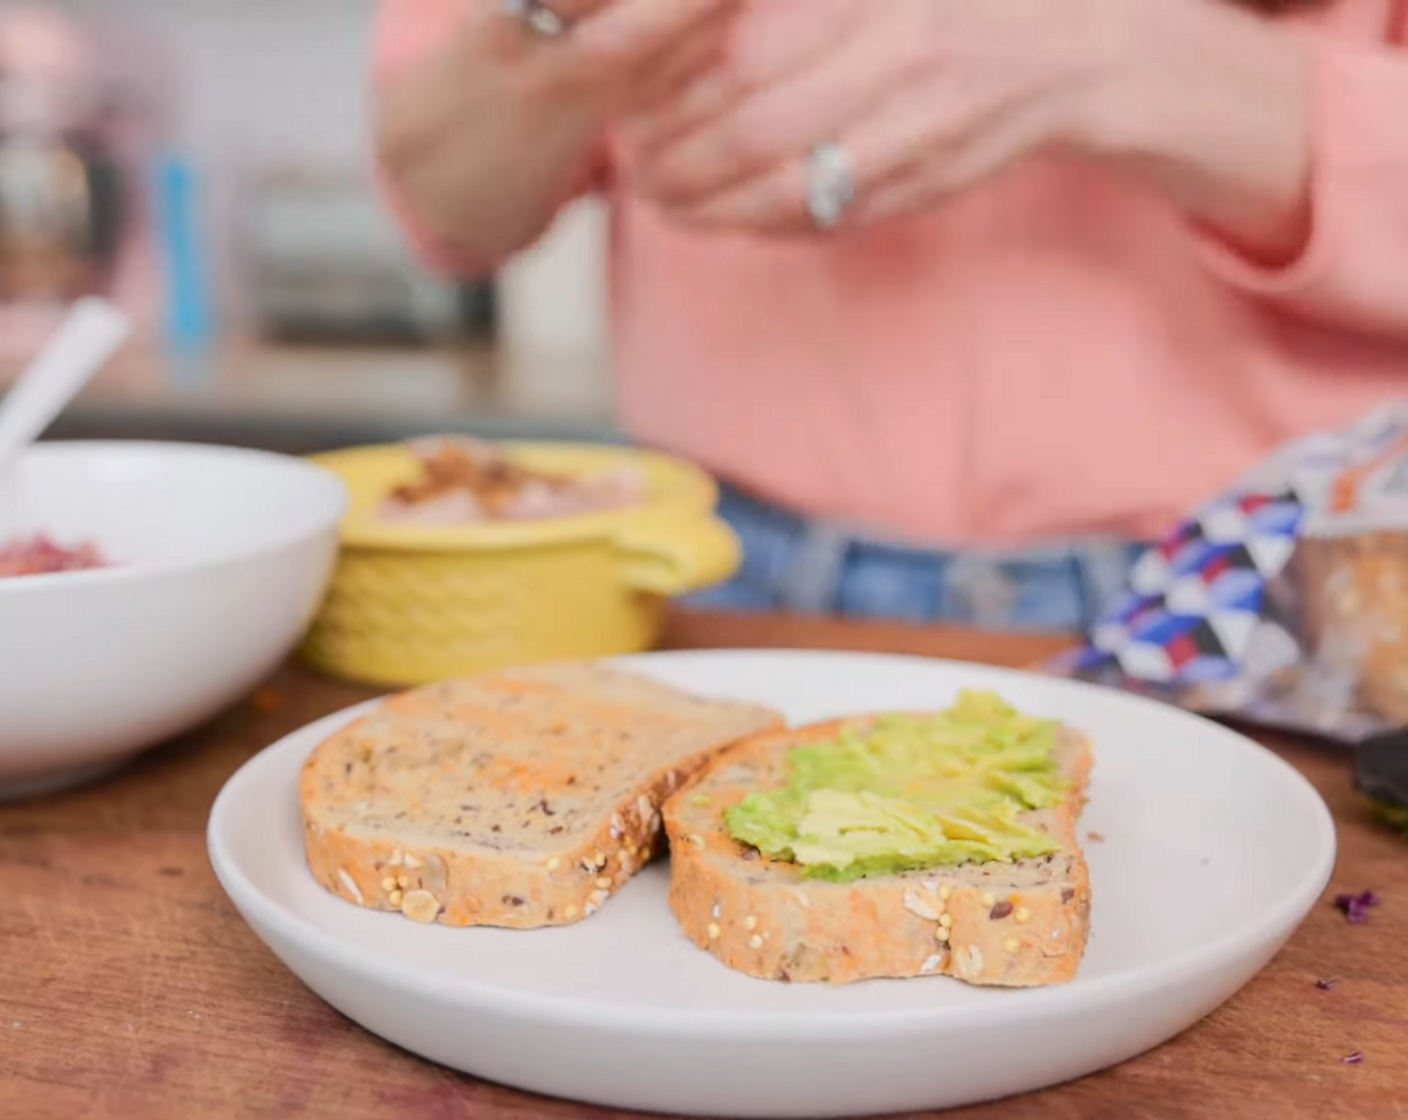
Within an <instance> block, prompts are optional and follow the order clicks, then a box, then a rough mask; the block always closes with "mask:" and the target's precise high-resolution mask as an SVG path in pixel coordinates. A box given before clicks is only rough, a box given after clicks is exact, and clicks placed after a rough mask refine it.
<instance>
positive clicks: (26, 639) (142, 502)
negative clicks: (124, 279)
mask: <svg viewBox="0 0 1408 1120" xmlns="http://www.w3.org/2000/svg"><path fill="white" fill-rule="evenodd" d="M18 490H19V503H20V508H19V517H20V532H21V536H28V535H30V534H32V533H35V532H43V533H46V534H48V535H49V536H51V537H53V538H54V539H55V540H57V541H58V542H59V543H61V544H64V545H72V544H78V543H81V542H84V541H92V542H93V543H95V544H96V545H97V546H98V547H99V548H100V549H101V550H102V551H103V553H104V556H105V557H106V558H107V559H108V560H109V561H110V563H111V565H112V566H110V567H108V568H104V569H101V570H95V571H86V572H70V573H62V574H57V575H44V576H24V577H20V578H13V579H0V798H4V797H12V796H17V795H20V794H23V793H29V792H34V791H37V790H39V789H44V788H51V787H54V786H57V785H62V784H66V783H69V782H76V781H80V780H82V779H84V778H85V777H88V776H92V775H94V774H95V773H97V772H100V771H102V770H104V769H106V768H108V767H111V766H113V765H115V764H118V763H120V762H122V761H123V760H125V759H126V758H128V757H130V756H132V755H133V754H135V753H137V752H138V751H141V750H143V749H144V748H147V747H150V746H153V745H155V744H157V743H159V742H160V741H162V740H163V739H166V738H169V737H170V736H173V735H177V734H179V733H181V732H183V731H186V730H188V729H190V728H191V727H193V726H195V725H197V724H199V723H201V722H202V721H204V720H206V719H207V718H209V717H210V716H213V715H215V714H216V713H217V712H218V711H220V710H221V709H222V708H223V707H225V706H227V705H229V704H230V703H232V702H233V701H235V700H236V699H238V698H239V697H240V696H241V695H242V694H244V693H245V692H246V691H247V690H249V689H251V688H252V687H254V686H255V685H256V684H257V683H258V682H259V681H260V679H261V678H263V677H264V676H265V675H266V674H267V673H269V672H270V671H271V670H273V669H274V668H275V667H276V666H277V665H278V664H279V662H280V661H281V660H282V659H283V658H284V657H286V656H287V655H288V654H289V652H290V650H291V649H292V648H293V646H294V645H295V643H296V642H297V641H298V639H299V637H300V636H301V635H302V633H303V631H304V630H305V628H306V627H307V625H308V623H309V622H310V621H311V619H312V616H313V613H314V611H315V610H316V609H317V606H318V604H319V602H320V601H321V598H322V596H323V593H324V591H325V589H326V587H327V583H328V580H329V578H330V576H331V573H332V566H333V562H334V560H335V558H336V554H337V530H338V525H339V522H340V521H341V518H342V515H343V512H344V509H345V506H346V497H345V492H344V489H343V486H342V484H341V482H340V481H338V479H337V478H335V477H334V476H333V475H332V474H330V473H329V472H326V471H324V470H322V469H320V468H318V467H315V466H313V465H311V464H309V463H305V462H302V461H300V460H298V459H292V458H288V457H285V456H281V455H271V454H266V453H263V452H257V451H243V450H236V449H231V448H223V447H207V446H195V445H183V444H160V443H50V444H40V445H39V446H37V447H35V448H34V449H32V450H31V451H30V452H29V453H28V454H27V456H26V457H25V458H24V459H23V461H22V462H21V464H20V467H19V472H18Z"/></svg>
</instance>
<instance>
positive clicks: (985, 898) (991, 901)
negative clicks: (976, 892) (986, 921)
mask: <svg viewBox="0 0 1408 1120" xmlns="http://www.w3.org/2000/svg"><path fill="white" fill-rule="evenodd" d="M978 901H979V902H981V903H982V904H983V905H984V906H986V907H987V908H988V909H989V910H991V909H992V908H993V907H994V906H996V905H997V899H995V898H994V897H993V896H992V895H991V894H990V893H989V892H987V891H984V892H983V895H982V898H980V899H979V900H978Z"/></svg>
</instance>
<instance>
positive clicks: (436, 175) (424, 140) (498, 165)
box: [376, 23, 603, 267]
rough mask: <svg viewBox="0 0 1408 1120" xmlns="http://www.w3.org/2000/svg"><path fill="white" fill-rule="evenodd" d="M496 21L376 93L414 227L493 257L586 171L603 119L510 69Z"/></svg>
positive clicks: (482, 258)
mask: <svg viewBox="0 0 1408 1120" xmlns="http://www.w3.org/2000/svg"><path fill="white" fill-rule="evenodd" d="M510 32H516V29H513V28H510V29H508V31H505V29H503V28H502V27H500V26H496V25H495V24H488V23H485V24H474V23H470V24H469V25H467V26H465V27H464V28H462V29H461V30H460V31H459V32H458V33H457V34H456V35H455V36H454V37H453V39H451V40H449V41H448V42H447V43H446V45H445V46H444V47H443V48H442V49H440V50H439V51H437V52H436V53H435V54H433V55H431V56H429V57H428V58H426V59H425V60H424V61H422V62H420V63H418V64H415V65H412V66H408V67H406V68H405V69H404V70H403V71H402V72H400V73H399V74H396V75H395V76H394V77H392V78H390V79H389V80H387V81H386V82H385V83H384V85H383V87H382V90H381V96H380V102H379V106H378V119H377V136H376V140H377V152H378V156H379V158H380V161H381V163H382V166H383V168H384V170H385V172H386V174H387V175H389V176H390V178H391V179H392V181H393V182H394V183H395V186H396V189H397V191H398V192H399V194H400V196H401V198H402V199H403V201H404V203H405V205H406V206H407V208H408V209H409V210H410V211H411V214H412V216H413V218H414V220H415V221H416V223H417V224H418V225H419V227H420V228H421V230H422V231H423V232H424V233H425V234H427V235H428V236H429V237H430V238H432V239H433V240H434V241H435V242H436V243H437V244H440V245H443V246H445V247H446V248H448V249H451V250H453V252H454V253H455V254H456V255H457V256H463V257H467V258H468V259H471V260H474V261H476V262H482V263H483V264H484V266H485V267H489V266H492V265H494V264H496V263H497V262H499V261H501V260H503V259H504V258H505V257H507V256H509V255H511V254H512V253H514V252H515V251H517V250H518V249H521V248H523V247H524V246H525V245H527V244H529V243H531V242H532V241H533V240H535V239H536V238H537V237H538V235H539V234H541V233H542V232H543V230H544V229H545V228H546V227H547V225H548V224H549V223H550V222H551V221H552V219H553V217H554V215H555V214H556V212H557V210H558V208H559V207H560V205H561V204H562V202H563V201H564V200H565V199H566V197H567V196H568V195H569V193H570V192H571V191H572V190H573V188H574V187H575V186H576V185H577V184H578V183H579V182H580V181H581V178H582V176H583V175H584V174H585V173H586V171H587V168H588V166H589V161H590V160H591V158H592V156H593V154H594V151H595V148H596V145H597V143H598V140H599V138H600V136H601V132H602V126H603V117H602V115H601V113H600V112H599V111H597V110H595V109H594V108H593V107H592V106H589V105H586V104H583V103H581V102H573V101H572V100H571V99H563V98H557V97H554V96H553V95H552V91H551V89H550V88H548V87H546V86H544V84H543V83H541V82H538V81H536V80H535V78H534V73H533V68H532V67H531V66H515V65H514V62H515V59H514V57H513V54H514V47H513V45H512V44H509V43H506V42H505V41H504V36H505V35H506V34H508V33H510Z"/></svg>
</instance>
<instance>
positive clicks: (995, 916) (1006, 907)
mask: <svg viewBox="0 0 1408 1120" xmlns="http://www.w3.org/2000/svg"><path fill="white" fill-rule="evenodd" d="M1010 913H1012V904H1011V903H1010V902H1008V901H1006V900H1005V899H1004V900H1003V901H1002V902H999V903H998V904H997V905H996V906H994V907H993V908H992V909H991V910H989V911H988V918H990V919H991V920H992V921H994V922H1000V921H1002V919H1003V918H1005V917H1007V915H1008V914H1010ZM1017 920H1018V921H1021V919H1020V918H1018V919H1017Z"/></svg>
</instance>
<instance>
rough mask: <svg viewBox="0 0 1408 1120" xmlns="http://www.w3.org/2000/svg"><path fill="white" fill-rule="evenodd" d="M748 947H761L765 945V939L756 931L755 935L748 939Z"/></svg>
mask: <svg viewBox="0 0 1408 1120" xmlns="http://www.w3.org/2000/svg"><path fill="white" fill-rule="evenodd" d="M748 947H749V948H750V949H761V948H762V947H763V939H762V938H761V937H760V936H758V935H757V934H756V933H755V934H753V936H752V937H750V938H749V939H748Z"/></svg>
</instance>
